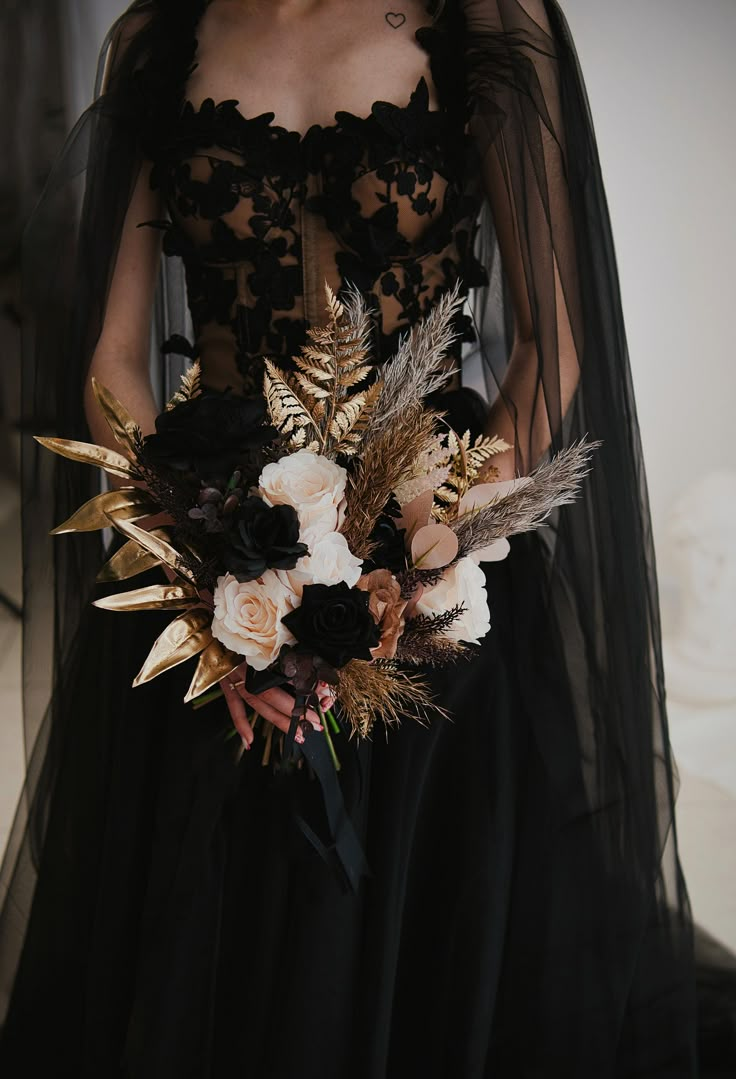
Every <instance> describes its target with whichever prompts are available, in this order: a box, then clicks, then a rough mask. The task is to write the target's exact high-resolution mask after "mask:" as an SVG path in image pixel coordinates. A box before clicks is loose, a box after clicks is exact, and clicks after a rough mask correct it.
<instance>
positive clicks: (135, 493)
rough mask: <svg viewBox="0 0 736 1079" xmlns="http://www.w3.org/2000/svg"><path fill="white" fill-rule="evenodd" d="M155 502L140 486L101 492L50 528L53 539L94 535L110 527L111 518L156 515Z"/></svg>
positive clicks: (138, 517)
mask: <svg viewBox="0 0 736 1079" xmlns="http://www.w3.org/2000/svg"><path fill="white" fill-rule="evenodd" d="M157 508H158V507H157V506H156V503H155V502H153V500H152V499H151V498H150V496H149V495H148V494H146V492H145V491H144V490H143V489H142V488H140V487H119V488H117V489H116V490H114V491H103V492H102V493H101V494H99V495H95V496H94V498H90V500H89V502H85V503H84V505H83V506H80V507H79V509H78V510H76V511H75V512H74V513H73V514H72V515H71V517H69V518H68V519H67V520H66V521H64V522H63V523H62V524H60V525H57V526H56V528H54V529H52V531H51V535H52V536H61V535H62V534H63V533H65V532H95V531H97V529H100V528H109V527H110V517H111V516H114V517H118V518H125V519H126V520H133V521H135V520H139V519H140V518H141V517H146V516H148V514H149V513H155V512H156V510H157Z"/></svg>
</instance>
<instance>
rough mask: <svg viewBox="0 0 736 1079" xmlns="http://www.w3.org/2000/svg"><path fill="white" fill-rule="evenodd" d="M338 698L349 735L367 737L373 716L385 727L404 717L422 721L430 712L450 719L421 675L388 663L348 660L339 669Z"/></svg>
mask: <svg viewBox="0 0 736 1079" xmlns="http://www.w3.org/2000/svg"><path fill="white" fill-rule="evenodd" d="M338 699H339V701H340V709H341V711H342V714H343V715H344V717H345V719H346V720H347V722H348V724H349V725H350V729H351V732H352V734H358V735H359V736H360V737H361V738H367V737H368V735H369V734H370V733H371V730H372V728H373V724H374V723H375V722H376V720H377V719H381V720H382V721H383V723H384V724H385V725H386V726H387V727H393V726H397V725H398V724H399V723H400V722H401V720H402V719H405V718H407V716H409V717H411V718H413V719H416V720H417V721H418V722H420V723H424V724H426V723H428V721H429V716H430V714H434V715H435V716H437V717H438V718H442V719H448V720H449V719H450V716H449V715H448V713H447V712H446V711H445V710H444V708H441V707H440V706H439V705H438V704H436V703H435V702H434V700H433V698H432V693H431V691H430V689H429V686H428V685H427V683H426V682H425V681H424V679H423V678H421V677H419V675H415V674H409V673H408V672H406V671H403V670H401V668H400V667H398V666H396V665H394V664H392V663H381V662H380V661H379V662H373V663H371V662H369V661H368V660H364V659H352V660H351V661H350V662H349V663H347V664H346V665H345V666H344V667H343V668H342V669H341V670H340V684H339V687H338Z"/></svg>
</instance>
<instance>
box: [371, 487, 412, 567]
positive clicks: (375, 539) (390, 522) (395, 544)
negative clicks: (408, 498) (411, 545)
mask: <svg viewBox="0 0 736 1079" xmlns="http://www.w3.org/2000/svg"><path fill="white" fill-rule="evenodd" d="M400 516H401V507H400V506H399V504H398V502H397V501H396V499H395V498H394V497H393V495H392V496H391V499H390V500H389V502H388V504H387V505H386V506H385V507H384V511H383V513H381V514H380V515H379V517H378V518H377V520H376V523H375V524H374V526H373V529H372V530H371V534H370V537H369V540H370V543H371V554H370V557H369V558H367V559H365V561H364V563H363V572H364V573H368V572H370V570H372V569H390V570H391V572H392V573H401V572H402V571H403V570H405V569H406V550H405V531H404V529H403V528H399V526H398V525H397V523H396V518H397V517H400Z"/></svg>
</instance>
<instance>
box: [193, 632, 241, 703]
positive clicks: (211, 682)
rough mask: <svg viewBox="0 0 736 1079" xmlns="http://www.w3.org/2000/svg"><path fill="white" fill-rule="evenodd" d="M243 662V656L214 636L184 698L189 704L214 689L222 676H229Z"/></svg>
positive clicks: (201, 657)
mask: <svg viewBox="0 0 736 1079" xmlns="http://www.w3.org/2000/svg"><path fill="white" fill-rule="evenodd" d="M242 662H243V657H242V656H239V655H238V654H237V653H236V652H231V651H230V649H229V648H226V647H225V645H224V644H222V643H221V642H220V641H218V640H217V639H216V638H213V639H212V641H211V643H210V644H208V645H207V647H206V648H205V650H204V651H203V652H202V654H201V656H200V657H199V663H198V664H197V669H196V671H195V672H194V677H193V678H192V682H191V685H190V686H189V689H188V690H187V695H186V697H185V698H184V700H185V702H186V703H187V704H188V703H189V701H193V700H194V698H195V697H199V696H200V695H201V694H202V693H206V692H207V690H208V689H212V687H213V686H215V685H217V683H218V682H219V681H220V679H221V678H227V676H228V675H229V674H232V672H233V671H234V670H235V669H236V668H237V667H239V666H240V664H241V663H242Z"/></svg>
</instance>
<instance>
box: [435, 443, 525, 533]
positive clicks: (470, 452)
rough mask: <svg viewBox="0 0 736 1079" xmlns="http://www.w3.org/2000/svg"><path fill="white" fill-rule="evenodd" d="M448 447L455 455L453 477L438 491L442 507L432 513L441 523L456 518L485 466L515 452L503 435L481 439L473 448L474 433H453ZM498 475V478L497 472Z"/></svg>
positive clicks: (436, 494) (452, 466) (489, 478)
mask: <svg viewBox="0 0 736 1079" xmlns="http://www.w3.org/2000/svg"><path fill="white" fill-rule="evenodd" d="M447 445H448V448H449V450H450V453H451V454H452V457H451V461H450V474H449V476H448V477H447V480H446V481H445V482H444V483H443V484H442V486H441V487H439V488H438V489H437V490H436V491H435V501H436V503H439V504H438V505H435V506H434V508H433V511H432V514H433V516H434V517H435V518H436V519H437V520H440V521H447V520H450V519H452V518H454V516H455V512H456V508H457V505H458V503H459V502H460V499H461V498H462V497H463V495H464V494H466V493H467V491H468V489H469V488H470V487H472V485H473V484H474V483H475V482H476V480H477V479H478V476H479V475H480V471H481V469H482V468H483V465H484V464H485V463H486V462H487V461H489V460H490V459H491V457H494V456H495V455H496V454H497V453H504V452H505V451H506V450H510V449H512V446H511V445H510V443H508V442H506V441H505V439H503V438H501V437H500V436H499V435H493V436H492V437H490V438H489V437H486V436H485V435H479V436H478V438H476V440H475V442H473V443H472V445H471V442H470V431H466V432H465V434H464V435H463V436H462V437H459V436H458V435H457V434H456V433H455V432H454V431H449V432H448V435H447ZM494 472H495V475H498V472H497V470H494ZM494 472H491V474H490V475H489V476H488V480H489V481H490V480H492V479H493V478H494Z"/></svg>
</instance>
